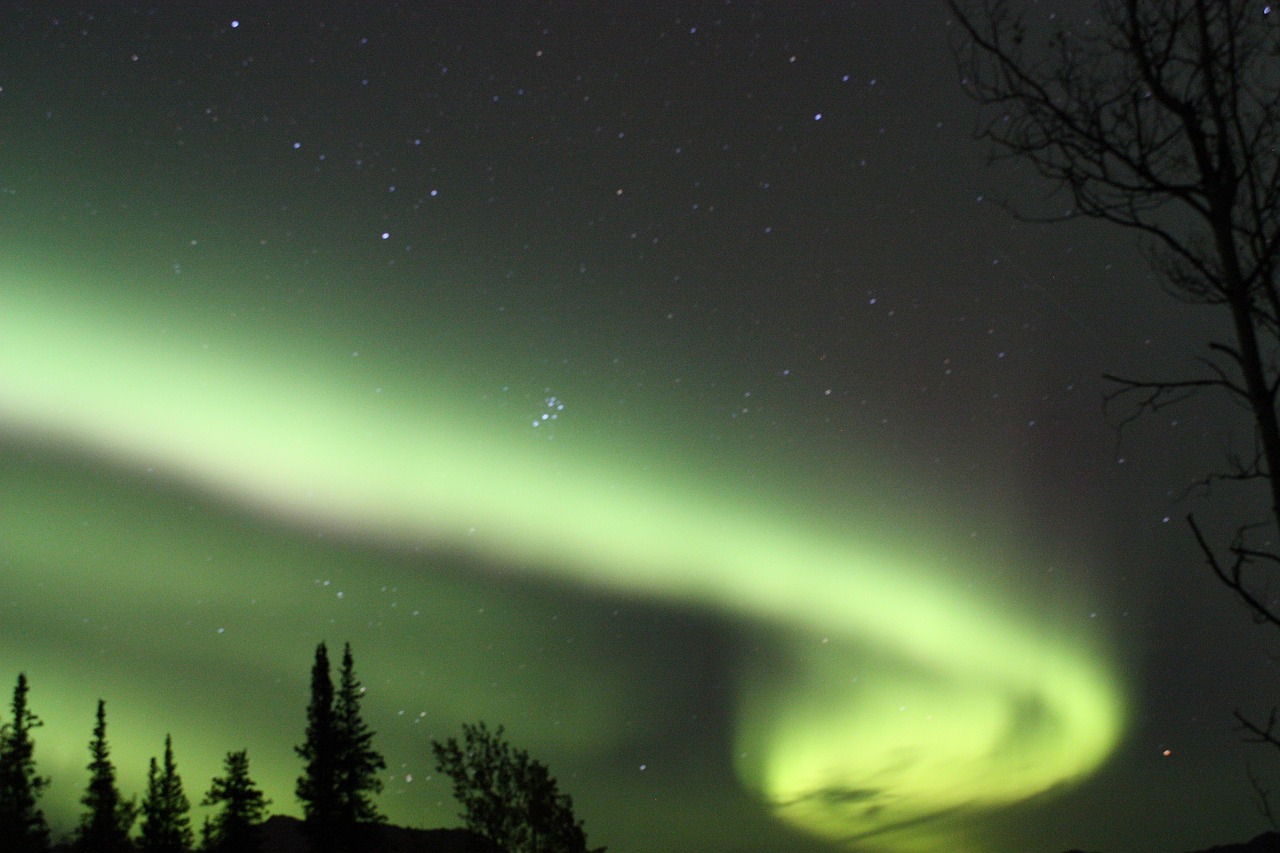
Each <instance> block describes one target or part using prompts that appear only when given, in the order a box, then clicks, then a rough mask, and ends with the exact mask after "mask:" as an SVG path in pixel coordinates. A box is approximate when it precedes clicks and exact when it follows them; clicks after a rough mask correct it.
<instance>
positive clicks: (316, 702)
mask: <svg viewBox="0 0 1280 853" xmlns="http://www.w3.org/2000/svg"><path fill="white" fill-rule="evenodd" d="M295 750H296V751H297V753H298V755H299V756H300V757H301V758H302V759H303V761H304V762H305V764H304V765H303V769H302V775H301V776H300V777H298V787H297V796H298V799H299V800H301V801H302V815H303V818H304V823H305V826H306V829H307V833H308V835H310V836H311V838H312V841H313V842H314V843H316V844H317V845H319V846H320V847H321V848H328V847H330V846H331V841H332V838H333V832H334V829H335V827H336V825H337V823H338V815H339V803H340V798H339V795H338V760H337V756H338V742H337V724H336V721H335V720H334V708H333V680H332V679H331V677H330V675H329V650H328V649H327V648H326V647H325V644H324V643H321V644H320V645H318V646H317V647H316V658H315V663H314V664H313V665H312V667H311V701H310V703H309V704H308V705H307V731H306V740H305V741H304V742H303V743H302V745H301V746H298V747H295Z"/></svg>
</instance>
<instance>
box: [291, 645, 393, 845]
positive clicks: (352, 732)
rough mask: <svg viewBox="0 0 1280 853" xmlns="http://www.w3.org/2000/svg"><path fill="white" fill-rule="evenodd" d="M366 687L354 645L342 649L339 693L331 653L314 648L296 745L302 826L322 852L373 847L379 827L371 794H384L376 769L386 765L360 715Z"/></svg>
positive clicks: (320, 648) (321, 647)
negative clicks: (374, 828)
mask: <svg viewBox="0 0 1280 853" xmlns="http://www.w3.org/2000/svg"><path fill="white" fill-rule="evenodd" d="M363 694H364V688H363V687H362V686H361V685H360V682H359V680H358V679H357V678H356V675H355V663H354V661H353V658H352V655H351V644H350V643H348V644H347V645H346V646H345V647H344V649H343V655H342V674H341V681H340V689H339V691H338V693H337V694H336V695H335V693H334V687H333V680H332V678H331V676H330V671H329V652H328V648H327V647H326V646H325V644H324V643H321V644H320V645H319V646H317V647H316V658H315V663H314V664H313V665H312V668H311V701H310V704H309V705H308V706H307V731H306V740H305V741H304V742H303V744H302V745H301V746H299V747H297V752H298V755H300V756H301V757H302V758H303V760H304V761H305V762H306V763H305V766H304V768H303V773H302V776H301V777H300V778H299V779H298V788H297V794H298V799H299V800H301V801H302V807H303V816H304V818H305V820H304V826H305V828H306V831H307V834H308V835H309V836H310V838H311V843H312V845H313V846H314V847H316V848H317V849H318V850H319V851H321V853H324V851H330V850H346V849H355V848H357V847H359V848H360V849H363V848H364V847H367V846H368V845H369V844H372V843H373V842H372V839H373V836H372V834H370V833H369V832H367V831H365V830H367V829H368V824H372V823H381V822H382V821H383V820H384V818H383V817H382V816H381V815H380V814H379V813H378V809H377V806H375V805H374V803H373V800H372V795H373V794H376V793H378V792H379V791H380V790H382V782H381V780H380V779H378V775H377V774H378V771H379V770H381V769H383V768H385V767H386V766H387V764H386V761H384V760H383V758H382V756H381V755H379V754H378V752H377V751H376V750H375V749H374V748H373V732H372V731H371V730H370V729H369V727H368V726H367V725H366V724H365V722H364V720H363V718H361V716H360V699H361V697H362V696H363Z"/></svg>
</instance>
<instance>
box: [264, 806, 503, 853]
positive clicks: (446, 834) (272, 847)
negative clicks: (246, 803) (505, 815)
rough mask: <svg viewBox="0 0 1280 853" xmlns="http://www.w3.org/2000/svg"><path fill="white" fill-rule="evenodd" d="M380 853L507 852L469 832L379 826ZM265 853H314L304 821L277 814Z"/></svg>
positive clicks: (270, 822) (270, 825)
mask: <svg viewBox="0 0 1280 853" xmlns="http://www.w3.org/2000/svg"><path fill="white" fill-rule="evenodd" d="M376 832H377V836H378V850H379V853H505V851H504V850H503V849H502V848H501V847H499V846H498V845H496V844H494V843H493V842H492V841H490V840H489V839H487V838H485V837H484V836H483V835H477V834H476V833H474V832H471V831H470V830H467V829H408V828H406V827H403V826H379V827H376ZM263 834H264V836H265V839H264V840H265V842H266V843H265V844H264V845H263V848H262V849H263V853H310V850H311V848H310V846H309V845H308V844H307V839H306V836H304V835H303V834H302V821H300V820H298V819H297V818H295V817H285V816H284V815H274V816H272V817H269V818H267V821H266V823H264V824H263Z"/></svg>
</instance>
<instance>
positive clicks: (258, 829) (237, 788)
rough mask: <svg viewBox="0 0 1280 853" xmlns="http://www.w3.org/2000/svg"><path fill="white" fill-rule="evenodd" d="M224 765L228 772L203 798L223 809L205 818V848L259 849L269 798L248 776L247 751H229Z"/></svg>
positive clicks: (243, 852)
mask: <svg viewBox="0 0 1280 853" xmlns="http://www.w3.org/2000/svg"><path fill="white" fill-rule="evenodd" d="M222 766H223V769H224V770H225V772H226V774H227V775H225V776H218V777H215V778H214V780H213V785H212V786H211V787H210V788H209V792H208V793H207V794H205V795H204V801H203V802H201V805H204V806H216V805H221V806H222V811H221V812H219V813H218V814H217V815H215V816H214V817H213V819H212V820H206V822H205V829H204V849H205V851H206V853H260V851H261V850H262V845H263V837H262V822H263V821H264V820H266V817H267V804H268V803H269V802H270V801H269V800H267V798H266V797H264V796H263V795H262V791H260V790H258V787H257V785H255V784H254V783H253V780H252V779H251V778H249V753H248V751H247V750H241V751H239V752H229V753H227V757H226V759H225V760H224V761H223V764H222Z"/></svg>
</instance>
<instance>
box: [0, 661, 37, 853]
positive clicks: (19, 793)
mask: <svg viewBox="0 0 1280 853" xmlns="http://www.w3.org/2000/svg"><path fill="white" fill-rule="evenodd" d="M28 690H29V687H28V685H27V676H26V673H20V674H19V675H18V683H17V685H15V686H14V688H13V704H12V705H11V706H10V707H11V710H12V714H13V716H12V719H11V720H10V722H7V723H5V724H4V726H3V727H0V839H3V843H4V849H5V850H7V851H11V853H36V851H44V850H47V849H48V848H49V825H48V824H47V823H46V822H45V819H44V812H42V811H41V810H40V808H39V807H38V806H37V804H36V803H37V801H38V800H39V799H40V794H41V793H42V792H43V791H44V789H45V787H46V786H47V785H48V784H49V780H48V779H47V778H44V777H41V776H37V775H36V762H35V743H34V742H33V741H32V739H31V730H32V729H35V728H39V727H40V726H41V725H42V724H41V722H40V718H39V717H37V716H36V715H35V714H33V713H31V711H30V709H28V707H27V692H28Z"/></svg>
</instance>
